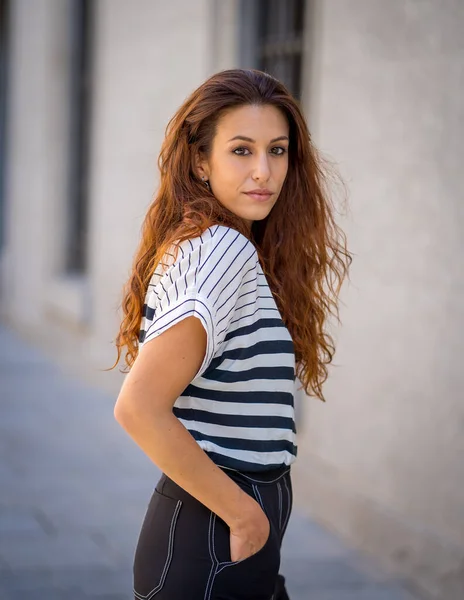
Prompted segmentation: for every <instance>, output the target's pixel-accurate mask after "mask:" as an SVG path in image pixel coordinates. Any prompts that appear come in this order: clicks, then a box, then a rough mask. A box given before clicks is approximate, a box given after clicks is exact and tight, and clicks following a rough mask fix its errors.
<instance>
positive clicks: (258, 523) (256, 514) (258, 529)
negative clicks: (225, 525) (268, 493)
mask: <svg viewBox="0 0 464 600" xmlns="http://www.w3.org/2000/svg"><path fill="white" fill-rule="evenodd" d="M250 500H253V499H252V498H250ZM253 502H254V506H253V505H251V506H250V507H248V510H247V511H246V518H245V519H244V520H243V521H242V522H241V523H240V524H238V525H236V526H235V527H234V528H233V529H232V528H231V529H230V560H231V561H233V562H235V561H238V560H245V559H246V558H249V557H250V556H253V554H256V553H257V552H259V551H260V550H261V549H262V548H263V547H264V546H265V544H266V542H267V540H268V539H269V535H270V532H271V526H270V523H269V519H268V518H267V516H266V514H265V513H264V511H263V509H262V508H261V507H260V506H259V504H258V503H257V502H255V501H253Z"/></svg>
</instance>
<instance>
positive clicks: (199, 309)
mask: <svg viewBox="0 0 464 600" xmlns="http://www.w3.org/2000/svg"><path fill="white" fill-rule="evenodd" d="M171 257H172V258H171ZM169 258H171V260H170V262H171V264H169ZM257 263H258V258H257V253H256V249H255V247H254V245H253V244H252V242H250V241H249V240H248V239H247V238H246V237H244V236H243V235H242V234H241V233H239V232H237V231H235V230H233V229H230V228H229V227H224V226H214V227H212V228H210V229H208V230H206V231H205V232H204V234H203V235H202V236H201V237H199V238H194V239H191V240H186V241H184V242H182V243H181V244H179V246H178V252H177V257H174V255H172V254H170V255H169V257H168V259H167V260H166V262H164V261H163V264H162V265H159V266H158V268H157V269H156V271H155V273H154V275H153V277H152V280H151V282H150V285H149V287H148V291H147V296H146V300H145V306H144V318H143V320H142V327H141V332H140V342H141V344H145V343H147V342H148V341H150V340H152V339H153V338H154V337H156V336H159V335H161V334H162V333H163V332H164V331H166V330H167V329H169V327H171V326H172V325H174V324H176V323H179V322H180V321H182V320H183V319H185V318H187V317H189V316H195V317H197V318H198V319H199V320H200V321H201V323H202V325H203V327H204V329H205V331H206V334H207V348H206V353H205V357H204V360H203V363H202V365H201V367H200V369H199V371H198V373H197V374H196V376H195V378H197V377H200V376H201V375H202V374H203V373H204V372H205V371H206V369H207V368H208V366H209V364H210V363H211V361H212V359H213V358H214V356H215V355H216V354H217V353H218V352H219V350H220V346H221V344H222V342H223V341H224V338H225V336H226V334H227V330H228V328H229V326H230V324H231V322H232V320H233V315H234V312H235V309H236V307H237V303H238V302H239V301H240V298H241V289H242V286H243V284H244V282H245V281H246V280H247V279H248V280H249V279H250V277H251V278H253V277H256V268H257ZM161 267H162V268H161ZM253 271H255V274H253Z"/></svg>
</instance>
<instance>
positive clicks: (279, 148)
mask: <svg viewBox="0 0 464 600" xmlns="http://www.w3.org/2000/svg"><path fill="white" fill-rule="evenodd" d="M275 151H276V152H275ZM272 152H273V153H274V154H276V155H277V156H282V154H285V153H286V152H287V150H286V149H285V148H282V146H275V147H274V148H272Z"/></svg>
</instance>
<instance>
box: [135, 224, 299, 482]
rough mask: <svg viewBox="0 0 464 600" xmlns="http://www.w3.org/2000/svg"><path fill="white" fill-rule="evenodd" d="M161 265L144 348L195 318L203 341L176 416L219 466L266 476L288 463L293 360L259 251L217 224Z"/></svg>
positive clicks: (292, 449) (144, 327)
mask: <svg viewBox="0 0 464 600" xmlns="http://www.w3.org/2000/svg"><path fill="white" fill-rule="evenodd" d="M162 263H163V264H160V265H158V268H157V269H156V271H155V273H154V275H153V277H152V280H151V282H150V285H149V288H148V291H147V295H146V300H145V306H144V317H143V319H142V323H141V331H140V343H141V344H145V343H147V342H148V341H150V340H151V339H153V338H154V337H156V336H158V335H160V334H161V333H163V332H164V331H165V330H166V329H168V328H169V327H170V326H171V325H173V324H174V323H178V322H179V321H181V320H182V319H184V318H186V317H187V316H191V315H194V316H196V317H197V318H199V319H200V321H201V322H202V324H203V327H204V328H205V330H206V333H207V340H208V341H207V349H206V354H205V358H204V361H203V363H202V365H201V367H200V369H199V371H198V373H197V375H196V377H195V378H194V380H193V381H192V382H191V384H190V385H189V386H188V387H187V389H186V390H184V392H183V394H182V395H181V396H180V397H179V398H178V399H177V401H176V403H175V405H174V414H175V415H176V416H177V417H178V418H179V420H180V421H181V422H182V423H183V424H184V425H185V427H187V429H188V430H189V431H190V433H191V434H192V436H193V437H194V438H195V439H196V440H197V442H198V444H199V445H200V446H201V447H202V448H203V450H205V452H207V453H208V455H209V456H210V457H211V458H212V459H213V460H214V461H215V462H216V463H217V464H219V465H220V466H224V467H229V468H234V469H239V470H245V471H262V470H267V469H270V468H275V467H277V466H281V465H284V464H285V465H289V464H291V463H292V462H293V461H294V460H295V457H296V442H295V424H294V408H293V398H294V385H295V384H294V382H295V355H294V349H293V343H292V339H291V336H290V334H289V332H288V330H287V329H286V327H285V325H284V323H283V321H282V319H281V316H280V314H279V311H278V309H277V306H276V304H275V301H274V298H273V296H272V293H271V291H270V289H269V286H268V285H267V281H266V278H265V276H264V274H263V271H262V269H261V266H260V264H259V261H258V256H257V253H256V249H255V247H254V246H253V244H252V243H251V242H250V241H249V240H247V239H246V238H245V237H244V236H243V235H241V234H240V233H238V232H237V231H235V230H233V229H230V228H228V227H224V226H218V225H215V226H213V227H210V228H209V229H207V230H206V231H205V232H204V233H203V235H202V236H201V237H198V238H193V239H190V240H186V241H185V242H182V243H181V244H180V245H179V251H178V253H177V256H176V255H175V253H173V252H169V253H167V254H166V255H165V257H164V258H163V261H162ZM163 265H164V266H163Z"/></svg>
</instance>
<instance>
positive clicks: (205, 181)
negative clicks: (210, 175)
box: [201, 175, 211, 190]
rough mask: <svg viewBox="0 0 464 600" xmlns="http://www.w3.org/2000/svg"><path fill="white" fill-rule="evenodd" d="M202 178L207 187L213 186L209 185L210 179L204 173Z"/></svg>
mask: <svg viewBox="0 0 464 600" xmlns="http://www.w3.org/2000/svg"><path fill="white" fill-rule="evenodd" d="M201 180H202V181H203V183H204V184H205V185H206V187H207V188H208V189H209V190H210V189H211V187H210V185H209V181H208V180H207V179H206V177H205V176H204V175H203V177H202V178H201Z"/></svg>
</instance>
